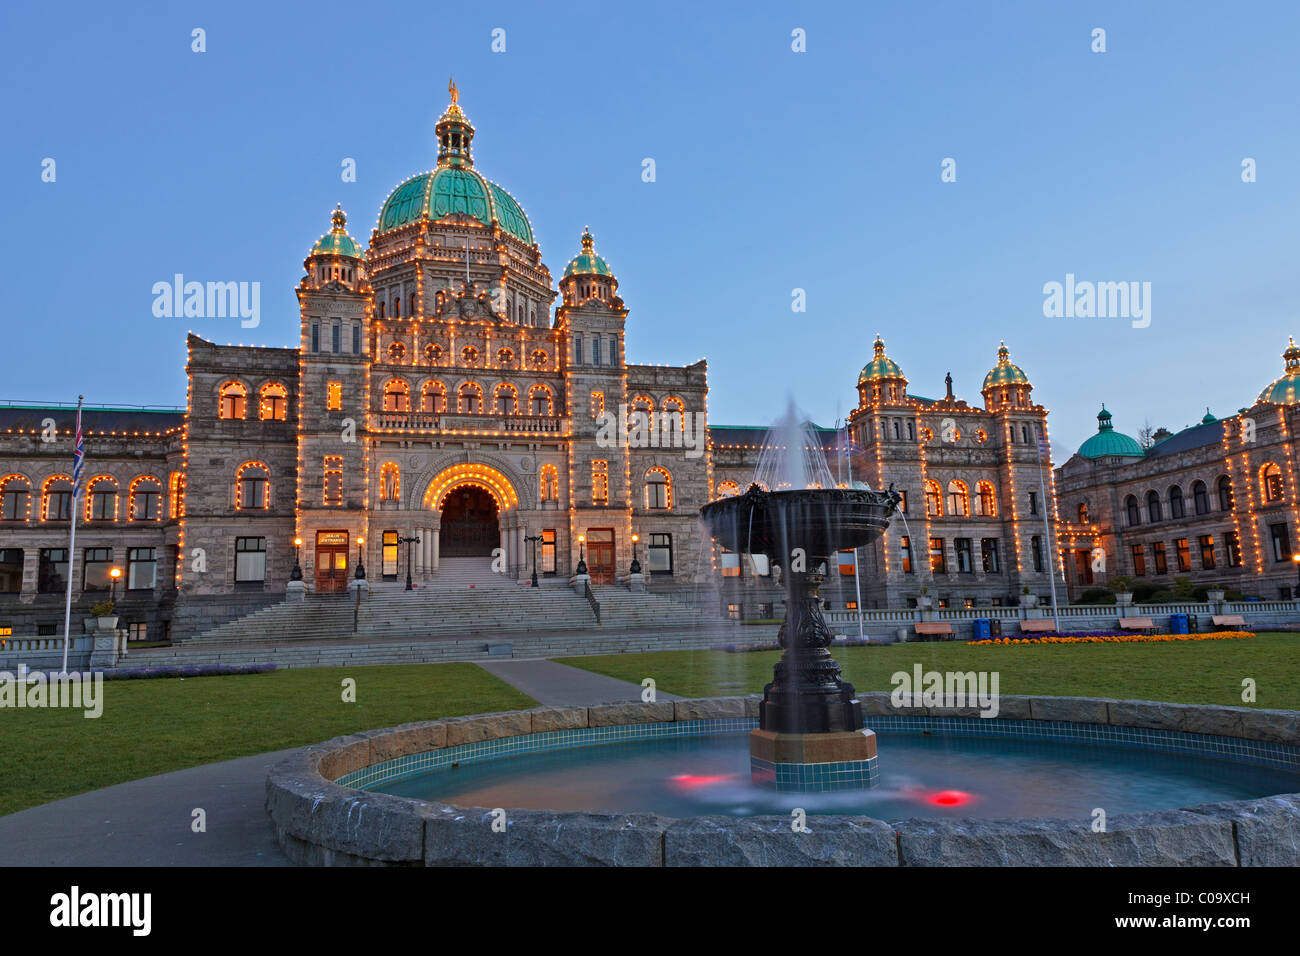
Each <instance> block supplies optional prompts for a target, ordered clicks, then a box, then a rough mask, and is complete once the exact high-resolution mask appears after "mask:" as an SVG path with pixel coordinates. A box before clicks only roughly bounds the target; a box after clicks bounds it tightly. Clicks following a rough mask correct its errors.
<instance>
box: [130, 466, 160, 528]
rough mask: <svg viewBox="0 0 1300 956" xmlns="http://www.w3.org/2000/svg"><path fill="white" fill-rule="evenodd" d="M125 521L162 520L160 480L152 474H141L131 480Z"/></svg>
mask: <svg viewBox="0 0 1300 956" xmlns="http://www.w3.org/2000/svg"><path fill="white" fill-rule="evenodd" d="M128 499H129V500H128V504H127V511H126V520H127V521H161V520H162V482H161V481H159V480H158V479H157V478H155V477H153V475H141V476H140V477H139V478H137V479H135V481H133V482H131V487H130V489H129V494H128Z"/></svg>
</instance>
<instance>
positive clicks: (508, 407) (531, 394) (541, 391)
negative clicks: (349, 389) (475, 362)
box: [384, 378, 555, 416]
mask: <svg viewBox="0 0 1300 956" xmlns="http://www.w3.org/2000/svg"><path fill="white" fill-rule="evenodd" d="M419 399H420V405H419V409H418V410H419V411H421V412H427V413H430V414H435V415H441V414H443V413H445V412H447V410H448V408H447V386H446V385H444V384H443V383H442V382H439V381H436V380H430V381H427V382H425V383H424V384H423V385H421V386H420V395H419ZM527 408H528V413H529V414H531V415H538V416H542V415H554V414H555V400H554V398H553V396H552V393H551V389H550V386H548V385H533V386H532V387H530V388H529V389H528V404H527ZM483 410H484V409H483V386H481V385H479V384H478V383H477V382H464V383H462V384H461V386H460V387H459V388H458V389H457V390H456V412H457V414H462V415H466V414H468V415H481V414H483ZM384 411H386V412H409V411H411V386H410V384H409V383H408V382H407V381H406V380H405V379H402V378H390V379H389V380H388V381H387V382H385V383H384ZM490 414H493V415H518V414H519V389H517V388H516V387H515V386H514V385H511V384H510V383H508V382H502V383H500V384H499V385H497V386H496V387H495V388H494V389H493V390H492V411H491V413H490Z"/></svg>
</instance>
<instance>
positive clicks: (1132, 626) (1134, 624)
mask: <svg viewBox="0 0 1300 956" xmlns="http://www.w3.org/2000/svg"><path fill="white" fill-rule="evenodd" d="M1119 629H1120V630H1121V631H1154V630H1155V629H1156V622H1155V621H1153V620H1151V618H1149V617H1121V618H1120V619H1119Z"/></svg>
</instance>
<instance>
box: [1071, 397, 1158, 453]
mask: <svg viewBox="0 0 1300 956" xmlns="http://www.w3.org/2000/svg"><path fill="white" fill-rule="evenodd" d="M1079 454H1080V455H1082V456H1083V457H1084V458H1111V457H1114V456H1121V457H1130V458H1141V457H1143V456H1144V455H1145V454H1146V452H1144V451H1143V450H1142V446H1141V445H1139V444H1138V443H1137V439H1134V438H1130V437H1129V436H1128V435H1125V434H1123V433H1122V432H1117V431H1115V429H1114V427H1113V426H1112V425H1111V423H1110V412H1108V411H1106V406H1105V405H1103V406H1101V411H1100V412H1098V413H1097V434H1095V435H1093V436H1092V437H1091V438H1089V439H1088V440H1087V441H1086V442H1084V443H1083V444H1082V445H1080V446H1079Z"/></svg>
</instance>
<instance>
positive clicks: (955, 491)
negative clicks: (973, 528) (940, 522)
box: [948, 478, 970, 518]
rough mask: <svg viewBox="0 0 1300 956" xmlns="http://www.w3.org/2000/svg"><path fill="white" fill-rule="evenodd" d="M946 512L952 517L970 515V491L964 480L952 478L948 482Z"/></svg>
mask: <svg viewBox="0 0 1300 956" xmlns="http://www.w3.org/2000/svg"><path fill="white" fill-rule="evenodd" d="M948 513H949V514H950V515H952V516H953V517H954V518H966V517H969V515H970V491H969V490H968V489H967V487H966V482H964V481H959V480H957V479H956V478H954V479H953V480H952V481H950V482H948Z"/></svg>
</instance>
